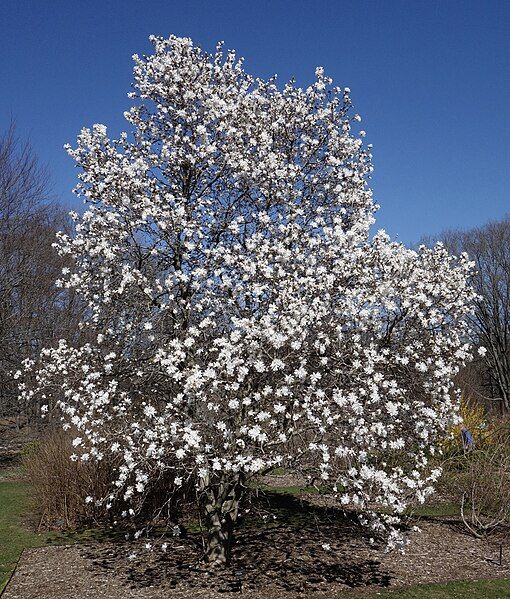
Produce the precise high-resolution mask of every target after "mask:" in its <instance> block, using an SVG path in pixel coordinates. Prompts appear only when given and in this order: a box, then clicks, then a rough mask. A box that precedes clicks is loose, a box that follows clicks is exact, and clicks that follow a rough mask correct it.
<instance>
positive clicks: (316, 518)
mask: <svg viewBox="0 0 510 599" xmlns="http://www.w3.org/2000/svg"><path fill="white" fill-rule="evenodd" d="M286 501H287V502H290V503H291V505H290V507H291V508H293V509H294V513H295V516H296V518H297V519H296V518H294V519H292V518H290V519H289V518H286V519H282V521H281V522H282V523H280V524H279V523H278V521H276V524H274V525H271V526H269V527H267V528H249V525H248V524H247V525H246V526H245V527H243V528H242V529H241V530H240V532H239V534H238V535H237V542H236V545H235V549H234V559H233V564H232V566H231V567H230V568H228V569H226V570H224V571H221V572H215V571H211V570H209V569H207V568H205V567H203V566H202V565H201V564H200V555H201V540H200V535H189V536H188V537H185V538H171V539H168V541H167V542H168V550H167V552H166V553H162V552H161V551H159V550H158V551H154V552H150V551H147V550H145V549H144V548H143V544H142V543H140V544H139V545H138V546H134V545H133V544H128V543H125V542H107V543H101V544H89V545H73V546H67V547H45V548H42V549H30V550H26V551H25V552H24V554H23V556H22V558H21V560H20V563H19V565H18V568H17V570H16V572H15V573H14V576H13V577H12V579H11V582H10V583H9V585H8V587H7V590H6V591H5V594H4V595H3V597H2V599H64V598H65V599H71V598H72V599H77V598H87V597H93V598H94V599H102V598H105V599H106V598H108V599H126V598H130V597H137V598H140V599H146V598H150V599H159V598H161V599H162V598H169V597H170V598H172V599H184V598H191V597H193V598H195V597H196V598H197V599H202V598H210V599H216V598H219V597H239V596H246V597H249V598H252V599H293V598H297V597H317V598H318V597H321V595H323V594H324V595H326V594H327V597H328V598H333V597H344V596H345V593H346V592H348V594H351V593H352V594H353V595H357V596H359V595H361V596H363V595H365V594H367V593H368V592H373V591H374V590H380V589H383V588H396V587H402V586H409V585H414V584H420V583H425V582H427V583H430V582H444V581H448V580H456V579H462V580H475V579H485V578H508V577H510V547H509V548H507V547H505V549H504V551H503V562H502V565H499V545H492V546H491V545H489V544H487V543H486V542H484V541H481V540H477V539H474V538H473V537H471V536H468V535H466V534H465V533H464V531H463V529H462V526H461V525H460V524H459V523H458V522H456V521H455V520H451V521H445V520H443V521H437V520H422V521H421V522H418V524H419V526H420V528H421V529H422V532H421V533H412V534H411V544H410V546H409V547H408V549H407V551H406V553H405V554H404V555H401V554H399V553H390V554H387V553H384V551H383V548H382V547H379V548H377V547H373V546H371V545H370V544H369V543H368V540H367V538H366V536H365V534H364V533H363V532H362V531H361V530H360V529H359V528H358V527H357V525H356V524H354V522H353V521H352V520H351V519H350V518H349V517H345V516H343V515H342V513H341V512H339V511H338V510H336V511H335V510H331V509H330V508H323V507H317V506H312V505H310V504H309V503H305V502H300V501H299V500H296V499H295V498H290V499H289V498H287V499H286ZM286 507H289V506H288V505H287V506H286ZM289 509H290V508H289ZM300 510H301V512H300ZM310 513H312V517H310ZM305 516H307V517H306V518H305ZM300 517H301V518H302V520H299V518H300ZM323 545H325V546H326V548H324V547H323ZM327 545H329V548H328V547H327ZM133 550H135V551H136V552H137V553H138V558H137V559H129V555H130V554H131V553H132V552H133Z"/></svg>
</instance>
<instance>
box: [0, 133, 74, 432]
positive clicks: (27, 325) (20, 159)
mask: <svg viewBox="0 0 510 599" xmlns="http://www.w3.org/2000/svg"><path fill="white" fill-rule="evenodd" d="M68 227H69V219H68V216H67V211H66V210H65V209H64V208H63V207H62V206H60V205H59V204H58V203H57V202H56V201H55V200H54V199H53V197H52V193H51V184H50V178H49V175H48V171H47V169H46V168H44V167H43V166H42V165H41V163H40V162H39V160H38V158H37V157H36V156H35V154H34V152H33V150H32V148H31V146H30V144H29V143H28V142H25V141H22V140H21V139H20V138H19V137H18V135H17V133H16V129H15V126H14V125H13V124H11V126H10V127H9V128H8V129H7V131H5V132H4V133H3V135H2V136H1V137H0V416H3V417H15V418H16V420H17V424H18V425H19V424H20V422H22V421H25V422H26V421H27V420H28V421H29V422H30V423H31V424H37V423H38V419H39V413H38V409H37V406H25V405H20V404H19V402H18V391H17V385H16V381H15V379H14V373H15V371H16V370H17V369H18V368H19V367H20V364H21V362H22V360H24V359H25V358H27V357H31V356H33V355H35V354H37V353H38V351H39V350H40V349H41V347H44V346H47V345H51V344H53V343H54V341H55V340H58V339H59V338H61V337H66V338H68V337H69V336H72V335H74V334H75V333H76V316H77V314H78V309H77V305H76V302H75V301H74V299H73V298H72V297H71V296H70V294H69V293H67V292H63V291H62V290H61V289H58V288H57V287H56V286H55V280H56V279H58V277H59V275H60V273H61V270H62V268H63V267H64V266H65V264H64V263H63V260H62V259H61V258H60V257H59V256H58V255H57V253H56V251H55V250H54V249H53V247H52V244H53V242H54V241H55V234H56V232H57V231H58V230H63V229H67V228H68Z"/></svg>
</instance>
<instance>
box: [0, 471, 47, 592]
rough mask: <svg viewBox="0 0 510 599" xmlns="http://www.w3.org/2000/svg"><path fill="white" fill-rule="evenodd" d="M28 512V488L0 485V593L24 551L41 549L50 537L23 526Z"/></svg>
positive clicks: (8, 483)
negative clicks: (26, 549) (34, 548)
mask: <svg viewBox="0 0 510 599" xmlns="http://www.w3.org/2000/svg"><path fill="white" fill-rule="evenodd" d="M28 509H29V495H28V484H27V483H24V482H20V481H17V480H1V481H0V591H1V590H2V589H3V588H4V586H5V584H6V583H7V581H8V580H9V576H10V575H11V572H12V570H13V569H14V567H15V566H16V562H17V561H18V559H19V556H20V554H21V552H22V551H23V549H25V547H40V546H41V545H44V544H45V543H46V539H47V535H39V534H36V533H35V532H33V531H30V529H29V528H28V527H27V526H24V524H23V517H25V516H26V514H27V511H28Z"/></svg>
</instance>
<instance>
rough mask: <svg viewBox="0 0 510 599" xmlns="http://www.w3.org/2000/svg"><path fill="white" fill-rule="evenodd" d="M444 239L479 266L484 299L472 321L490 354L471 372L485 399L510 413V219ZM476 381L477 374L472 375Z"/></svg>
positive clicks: (452, 233)
mask: <svg viewBox="0 0 510 599" xmlns="http://www.w3.org/2000/svg"><path fill="white" fill-rule="evenodd" d="M440 239H441V240H442V241H443V242H444V243H445V244H446V245H447V247H448V248H449V249H450V251H452V252H453V253H456V254H458V253H460V252H467V253H468V254H469V256H470V258H471V259H472V260H473V261H474V262H475V264H476V269H477V274H476V276H475V277H474V278H473V285H474V287H475V289H476V291H477V292H478V294H479V295H480V300H479V301H478V302H477V303H476V312H475V315H474V318H473V321H472V324H473V335H474V337H475V341H476V342H477V343H479V344H480V345H481V346H484V347H485V348H486V350H487V353H486V355H485V356H484V357H483V358H480V359H479V360H477V361H475V362H474V364H473V365H471V366H470V367H469V368H470V369H471V370H473V369H475V370H476V371H477V373H476V374H479V376H480V383H481V389H480V390H477V391H478V393H479V394H480V395H481V396H485V398H486V399H487V398H490V399H491V400H496V401H499V402H500V404H501V408H502V411H504V412H509V411H510V215H508V216H506V217H505V218H503V219H502V220H500V221H497V222H491V223H489V224H487V225H484V226H482V227H477V228H475V229H471V230H469V231H448V232H446V233H444V234H443V235H441V236H440ZM468 378H469V379H471V380H472V379H473V372H471V373H470V374H469V377H468Z"/></svg>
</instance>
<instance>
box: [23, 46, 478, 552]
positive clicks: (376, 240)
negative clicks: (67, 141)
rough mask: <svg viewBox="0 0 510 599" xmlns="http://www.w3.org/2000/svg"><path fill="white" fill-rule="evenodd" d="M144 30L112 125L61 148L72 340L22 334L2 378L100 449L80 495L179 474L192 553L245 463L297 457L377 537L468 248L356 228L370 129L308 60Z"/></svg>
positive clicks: (446, 356) (225, 507)
mask: <svg viewBox="0 0 510 599" xmlns="http://www.w3.org/2000/svg"><path fill="white" fill-rule="evenodd" d="M152 43H153V44H154V54H152V55H150V56H147V57H143V58H140V57H138V56H136V55H135V57H134V61H135V68H134V78H135V82H134V90H135V91H134V92H133V93H131V94H130V97H131V98H133V100H135V101H136V105H135V106H134V107H133V108H131V110H129V111H128V112H126V114H125V117H126V119H127V121H128V123H129V124H130V125H131V128H132V129H131V132H130V133H129V134H127V133H122V134H121V135H120V139H118V140H116V141H112V140H110V139H109V137H108V135H107V131H106V127H105V126H103V125H95V126H94V127H93V128H92V129H83V130H82V132H81V134H80V135H79V137H78V145H77V148H75V149H72V148H68V152H69V154H70V155H71V156H72V157H73V158H74V160H75V161H76V163H77V165H78V166H79V167H80V169H81V171H80V175H79V177H80V183H79V185H78V187H77V192H78V193H79V194H80V195H81V196H82V197H83V198H84V200H85V203H86V204H87V209H86V211H85V212H84V213H83V214H82V215H81V216H78V215H74V218H75V220H76V234H75V235H74V236H73V237H69V236H67V235H64V234H61V235H60V236H59V239H58V243H57V247H58V249H59V251H60V252H61V254H62V255H64V256H68V257H70V258H72V260H73V264H74V266H73V267H72V268H71V269H70V270H65V271H64V272H63V277H62V280H61V281H60V284H61V285H62V286H64V287H68V288H70V289H72V290H74V291H75V292H76V293H77V294H78V296H80V297H81V298H82V299H83V300H84V302H86V305H87V306H88V310H87V312H86V314H85V316H84V318H83V322H82V327H83V328H84V329H86V330H87V331H88V339H89V342H87V343H85V344H82V345H81V346H79V347H76V346H73V345H71V344H69V343H68V342H65V341H61V342H60V343H59V344H58V346H57V347H54V348H51V349H46V350H45V351H43V353H42V357H41V361H40V362H39V363H37V364H34V363H29V364H27V370H30V371H32V372H33V373H34V376H35V381H36V384H35V386H34V385H29V384H28V383H26V382H25V383H23V384H22V389H23V393H24V395H25V396H28V397H30V396H32V395H33V394H39V395H41V396H42V397H43V398H44V399H45V403H46V404H47V405H49V406H53V405H55V404H56V405H57V406H58V408H59V409H60V411H61V413H62V415H63V419H64V421H65V426H66V427H73V430H76V431H77V433H76V438H75V440H74V446H75V447H76V455H75V459H81V460H83V461H87V460H102V459H105V457H106V456H111V455H113V456H115V460H116V463H117V464H118V471H117V474H116V478H117V480H116V483H115V485H114V487H113V488H112V490H111V493H110V494H109V495H108V496H107V497H104V498H90V500H91V501H92V500H94V501H106V502H107V503H108V504H113V502H115V501H116V500H120V501H122V502H126V503H127V504H130V503H132V505H137V501H139V499H140V498H143V496H144V494H145V493H147V489H148V488H149V487H150V485H151V483H152V482H153V481H154V480H155V479H157V478H158V477H161V476H162V475H163V474H164V476H165V477H166V480H168V489H167V498H169V497H170V496H171V495H172V493H173V492H174V491H175V489H176V488H179V487H180V486H181V485H183V484H185V483H191V484H193V485H195V486H196V489H197V491H198V494H199V498H200V502H201V506H202V509H203V513H204V515H205V518H206V523H207V529H208V539H207V543H206V559H207V560H208V561H209V562H213V563H222V562H225V561H228V560H229V557H230V547H231V542H232V534H233V529H234V526H235V522H236V519H237V517H238V511H239V506H240V502H241V500H242V499H243V496H244V494H245V491H246V488H247V483H248V481H249V479H250V478H252V477H254V476H257V475H260V474H261V473H265V472H268V471H270V470H271V469H272V468H274V467H277V466H288V465H292V466H299V464H303V463H306V464H307V467H308V469H309V472H314V471H315V472H316V476H320V477H321V478H322V479H324V480H325V481H330V484H331V488H332V492H334V493H335V494H336V495H337V497H338V500H339V502H340V503H341V504H342V505H349V506H356V508H357V509H358V511H359V513H360V514H366V516H365V517H364V518H363V521H364V522H366V523H367V524H368V525H369V526H371V527H372V528H373V529H374V531H375V533H376V534H385V535H386V538H387V539H388V540H389V544H390V546H392V545H394V544H395V542H396V540H397V534H396V532H395V530H396V529H395V527H394V523H395V521H396V517H397V515H398V514H399V513H401V512H402V511H403V510H404V509H405V507H406V506H407V505H408V504H409V502H410V501H416V500H419V501H423V500H424V498H425V497H426V496H427V495H428V494H429V493H430V492H431V490H432V487H431V483H432V482H433V481H434V480H435V479H436V478H437V476H438V475H439V471H438V470H434V469H432V468H431V467H430V466H429V458H430V456H431V454H434V452H435V451H436V442H437V441H438V439H440V438H441V437H442V436H444V431H445V430H446V429H447V427H449V426H450V425H451V423H452V420H453V419H454V417H455V400H454V399H452V397H454V395H452V383H451V379H452V376H453V375H455V373H456V372H457V370H458V368H459V366H460V365H461V364H462V363H463V362H464V361H465V360H466V359H467V358H468V357H469V347H468V345H466V343H465V332H466V324H465V316H466V314H467V312H468V311H469V304H470V301H471V300H472V297H473V294H472V291H471V290H470V288H469V286H468V285H467V278H468V276H469V271H470V263H469V262H468V261H467V258H466V257H460V258H453V257H451V256H449V255H448V253H447V252H446V250H445V249H444V248H443V247H442V246H441V245H438V246H436V247H435V248H434V249H426V248H424V247H423V248H420V249H419V250H418V251H412V250H409V249H406V248H404V247H403V246H402V245H400V244H396V243H392V242H391V241H390V240H389V239H388V237H387V236H386V234H385V233H384V232H379V233H377V234H376V235H375V236H374V237H371V235H370V234H369V229H370V227H371V225H372V224H373V222H374V218H373V214H374V212H375V209H376V206H375V204H374V203H373V199H372V194H371V191H370V189H369V187H368V185H367V180H368V178H369V176H370V172H371V170H372V167H371V156H370V147H368V148H366V149H365V148H364V146H363V143H362V139H361V138H362V137H363V136H364V132H362V131H361V132H359V133H358V135H355V134H354V133H353V128H354V127H355V126H356V122H357V121H359V120H360V119H359V117H358V116H357V115H353V114H351V101H350V97H349V89H348V88H345V89H341V88H338V87H333V86H332V81H331V79H329V78H327V77H326V76H325V75H324V72H323V70H322V69H321V68H318V69H317V70H316V72H315V75H316V78H315V82H314V83H313V84H312V85H310V86H309V87H307V88H306V89H302V88H299V87H297V86H296V85H295V84H294V83H293V82H291V83H288V84H286V85H284V86H283V87H279V86H277V84H276V81H275V79H270V80H269V81H264V80H261V79H256V78H253V77H251V76H250V75H248V74H247V73H246V72H245V71H244V70H243V66H242V61H241V60H238V59H236V57H235V54H234V53H233V52H228V53H227V54H226V55H224V54H223V53H222V48H221V45H219V46H218V47H217V49H216V52H215V54H214V55H212V56H211V55H209V54H206V53H205V52H203V51H202V50H200V48H197V47H196V46H194V45H193V44H192V42H191V41H190V40H189V39H182V38H177V37H170V38H169V39H161V38H152ZM373 505H377V506H385V508H386V509H384V510H383V511H384V512H385V513H387V514H388V513H389V514H391V515H386V516H376V515H375V514H374V513H371V512H370V511H369V508H370V506H373ZM162 507H163V506H162ZM133 509H134V508H131V509H126V514H127V515H129V513H133Z"/></svg>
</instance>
